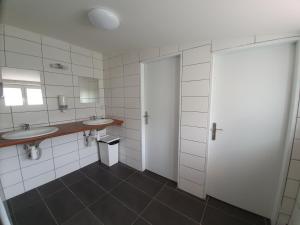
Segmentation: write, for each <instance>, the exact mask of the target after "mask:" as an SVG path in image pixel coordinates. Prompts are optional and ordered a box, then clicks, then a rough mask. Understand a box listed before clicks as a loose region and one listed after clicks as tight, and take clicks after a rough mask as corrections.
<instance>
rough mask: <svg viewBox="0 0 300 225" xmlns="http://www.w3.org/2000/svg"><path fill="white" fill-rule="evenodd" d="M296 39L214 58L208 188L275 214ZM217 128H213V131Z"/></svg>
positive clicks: (254, 209) (216, 194)
mask: <svg viewBox="0 0 300 225" xmlns="http://www.w3.org/2000/svg"><path fill="white" fill-rule="evenodd" d="M294 51H295V46H294V44H280V45H272V46H266V47H255V48H251V49H246V50H237V51H233V52H229V53H225V54H222V55H221V54H220V55H216V56H215V57H214V63H213V78H212V102H211V119H210V121H211V124H212V123H213V122H215V123H216V125H217V129H223V130H222V131H220V130H217V131H216V140H214V141H213V140H211V135H210V140H209V149H208V168H207V170H208V171H207V172H208V177H207V193H208V194H209V195H211V196H213V197H216V198H218V199H220V200H223V201H225V202H227V203H230V204H232V205H235V206H237V207H240V208H243V209H245V210H248V211H251V212H254V213H257V214H260V215H262V216H265V217H268V218H270V217H271V213H272V210H273V207H274V201H275V195H276V192H277V188H278V184H279V174H280V170H281V166H282V158H283V148H284V147H283V146H284V140H285V136H286V129H287V120H288V113H289V106H290V95H291V85H292V84H291V82H292V77H293V63H294ZM211 134H212V133H211Z"/></svg>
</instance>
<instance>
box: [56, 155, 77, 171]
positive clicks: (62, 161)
mask: <svg viewBox="0 0 300 225" xmlns="http://www.w3.org/2000/svg"><path fill="white" fill-rule="evenodd" d="M78 160H79V157H78V152H77V151H75V152H71V153H69V154H66V155H62V156H59V157H55V158H54V165H55V168H60V167H62V166H64V165H67V164H69V163H71V162H74V161H78Z"/></svg>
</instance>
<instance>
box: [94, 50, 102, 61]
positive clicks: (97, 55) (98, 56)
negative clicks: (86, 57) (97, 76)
mask: <svg viewBox="0 0 300 225" xmlns="http://www.w3.org/2000/svg"><path fill="white" fill-rule="evenodd" d="M92 56H93V57H94V58H96V59H99V60H101V61H102V60H103V55H102V53H101V52H95V51H93V52H92Z"/></svg>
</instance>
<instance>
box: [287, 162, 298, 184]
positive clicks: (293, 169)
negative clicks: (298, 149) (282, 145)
mask: <svg viewBox="0 0 300 225" xmlns="http://www.w3.org/2000/svg"><path fill="white" fill-rule="evenodd" d="M288 177H289V178H292V179H296V180H300V161H297V160H291V162H290V168H289V174H288Z"/></svg>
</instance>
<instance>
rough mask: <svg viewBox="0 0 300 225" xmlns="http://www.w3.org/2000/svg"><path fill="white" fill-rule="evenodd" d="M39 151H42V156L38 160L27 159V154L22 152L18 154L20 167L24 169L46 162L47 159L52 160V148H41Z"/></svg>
mask: <svg viewBox="0 0 300 225" xmlns="http://www.w3.org/2000/svg"><path fill="white" fill-rule="evenodd" d="M40 147H41V146H40ZM41 149H42V155H41V158H40V159H39V160H32V159H29V158H28V156H27V154H25V151H24V150H23V154H20V156H19V157H20V165H21V167H22V168H24V167H28V166H32V165H35V164H39V163H41V162H43V161H48V160H49V159H52V158H53V154H52V148H43V147H41Z"/></svg>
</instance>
